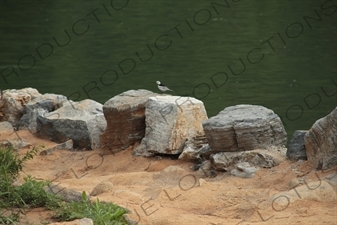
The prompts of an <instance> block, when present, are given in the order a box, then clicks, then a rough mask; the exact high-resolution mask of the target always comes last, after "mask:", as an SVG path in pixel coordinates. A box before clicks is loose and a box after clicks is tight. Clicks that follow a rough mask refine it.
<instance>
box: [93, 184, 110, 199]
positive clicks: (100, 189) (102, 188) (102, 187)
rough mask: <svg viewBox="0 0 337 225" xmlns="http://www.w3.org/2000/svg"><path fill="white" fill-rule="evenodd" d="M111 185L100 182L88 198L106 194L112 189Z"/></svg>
mask: <svg viewBox="0 0 337 225" xmlns="http://www.w3.org/2000/svg"><path fill="white" fill-rule="evenodd" d="M112 187H113V185H112V183H111V182H102V183H99V184H98V185H97V186H96V187H95V188H94V189H93V190H92V191H91V192H90V194H89V195H90V196H96V195H99V194H102V193H105V192H108V191H110V190H111V189H112Z"/></svg>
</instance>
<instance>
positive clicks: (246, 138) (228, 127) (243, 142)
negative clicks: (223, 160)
mask: <svg viewBox="0 0 337 225" xmlns="http://www.w3.org/2000/svg"><path fill="white" fill-rule="evenodd" d="M203 128H204V131H205V135H206V138H207V140H208V143H209V145H210V147H211V149H212V151H213V152H214V153H215V152H234V151H246V150H253V149H258V148H268V147H269V146H283V145H286V143H287V133H286V131H285V129H284V127H283V124H282V121H281V119H280V117H279V116H278V115H277V114H275V113H274V112H273V111H272V110H270V109H267V108H265V107H263V106H258V105H236V106H231V107H227V108H225V109H224V110H222V111H221V112H220V113H219V114H218V115H216V116H214V117H211V118H210V119H208V120H206V121H204V122H203Z"/></svg>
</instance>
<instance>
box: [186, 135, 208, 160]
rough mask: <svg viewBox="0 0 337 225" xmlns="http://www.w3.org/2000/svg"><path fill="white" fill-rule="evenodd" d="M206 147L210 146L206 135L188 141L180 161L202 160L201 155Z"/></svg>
mask: <svg viewBox="0 0 337 225" xmlns="http://www.w3.org/2000/svg"><path fill="white" fill-rule="evenodd" d="M206 145H207V146H209V145H208V144H207V139H206V137H205V136H204V135H203V136H199V137H193V138H190V139H188V140H187V141H186V142H185V145H184V149H183V152H182V153H181V154H180V155H179V159H181V160H201V153H202V152H203V151H204V149H205V148H206Z"/></svg>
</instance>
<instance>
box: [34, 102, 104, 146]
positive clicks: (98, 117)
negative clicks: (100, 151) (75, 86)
mask: <svg viewBox="0 0 337 225" xmlns="http://www.w3.org/2000/svg"><path fill="white" fill-rule="evenodd" d="M101 109H102V104H100V103H98V102H95V101H93V100H90V99H86V100H83V101H80V102H78V103H72V102H70V101H69V102H66V103H65V104H64V106H63V107H61V108H59V109H57V110H55V111H53V112H50V113H46V114H45V115H43V116H38V117H37V125H38V126H37V129H38V131H39V132H38V133H36V135H37V136H39V137H41V138H48V139H50V140H52V141H54V142H57V143H62V142H66V141H67V140H68V139H72V140H73V143H74V148H75V149H83V148H84V149H96V148H98V147H100V139H99V135H100V134H101V133H102V132H103V131H104V130H105V127H106V121H105V118H104V115H103V113H102V111H101Z"/></svg>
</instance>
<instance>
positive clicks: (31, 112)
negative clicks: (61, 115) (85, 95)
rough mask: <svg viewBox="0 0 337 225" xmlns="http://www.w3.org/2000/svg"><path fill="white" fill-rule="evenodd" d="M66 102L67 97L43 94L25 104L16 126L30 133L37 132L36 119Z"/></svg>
mask: <svg viewBox="0 0 337 225" xmlns="http://www.w3.org/2000/svg"><path fill="white" fill-rule="evenodd" d="M67 101H68V100H67V97H65V96H63V95H55V94H44V95H40V96H38V97H36V98H34V99H33V100H31V101H30V102H28V103H27V104H26V106H25V108H24V111H23V116H22V117H21V119H20V121H19V124H18V125H19V128H20V129H29V130H30V131H31V132H32V133H37V132H39V130H38V129H37V123H36V118H37V117H38V116H44V115H45V114H46V113H48V112H52V111H55V110H57V109H59V108H61V107H62V106H63V105H64V104H65V103H66V102H67ZM69 103H71V102H69Z"/></svg>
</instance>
